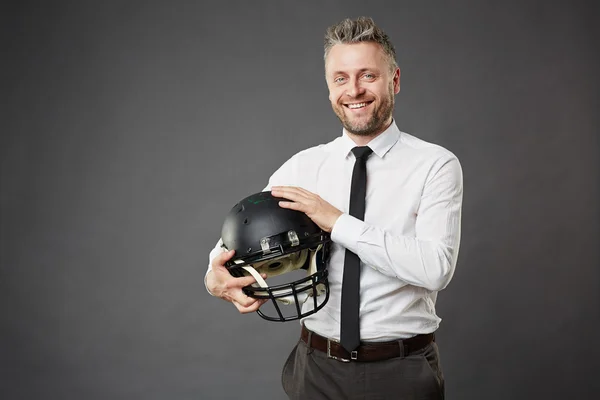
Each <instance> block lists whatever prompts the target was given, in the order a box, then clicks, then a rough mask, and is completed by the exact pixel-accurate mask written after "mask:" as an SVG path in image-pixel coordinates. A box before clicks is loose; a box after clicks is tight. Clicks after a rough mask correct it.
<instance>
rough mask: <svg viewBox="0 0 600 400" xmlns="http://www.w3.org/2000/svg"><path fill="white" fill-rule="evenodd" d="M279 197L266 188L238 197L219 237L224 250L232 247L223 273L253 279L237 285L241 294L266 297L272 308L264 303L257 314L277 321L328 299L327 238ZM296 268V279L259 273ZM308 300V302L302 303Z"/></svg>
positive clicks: (301, 313) (309, 310)
mask: <svg viewBox="0 0 600 400" xmlns="http://www.w3.org/2000/svg"><path fill="white" fill-rule="evenodd" d="M281 200H285V199H282V198H277V197H274V196H273V195H272V194H271V192H259V193H255V194H253V195H251V196H248V197H246V198H245V199H243V200H241V201H240V202H239V203H237V204H236V205H235V206H233V208H232V209H231V211H230V212H229V214H228V215H227V217H226V218H225V222H224V224H223V229H222V231H221V239H222V241H223V248H224V249H225V250H235V254H234V256H233V258H232V259H231V260H229V261H228V262H227V263H226V264H225V266H226V267H227V268H228V270H229V273H230V274H231V275H233V276H235V277H242V276H249V275H252V276H253V277H254V278H255V279H256V283H254V284H252V285H250V286H246V287H244V288H243V291H244V293H245V294H246V295H248V296H250V297H254V298H256V299H270V300H272V302H271V303H272V307H270V309H271V310H274V311H273V312H272V313H267V312H265V308H266V307H265V306H266V305H267V304H264V305H263V306H262V307H261V309H259V310H258V311H257V313H258V314H259V315H260V316H261V317H262V318H264V319H266V320H269V321H282V322H283V321H291V320H296V319H299V318H303V317H306V316H308V315H311V314H314V313H316V312H317V311H319V310H320V309H321V308H323V306H324V305H325V303H327V301H328V300H329V282H328V280H327V262H328V255H329V245H330V243H331V239H330V235H329V233H327V232H325V231H323V230H321V228H319V227H318V226H317V225H316V224H315V223H314V222H313V221H312V220H311V219H310V218H309V217H308V216H307V215H306V214H305V213H303V212H300V211H295V210H289V209H286V208H282V207H280V206H279V204H278V202H279V201H281ZM298 271H302V272H303V273H302V274H301V275H302V276H300V277H298V278H299V279H297V280H295V281H291V282H287V281H286V283H282V284H276V285H272V286H269V284H267V282H266V281H265V280H264V279H263V278H262V277H261V274H262V273H264V274H266V275H267V279H269V278H272V277H278V278H279V277H280V276H283V275H285V274H288V275H292V274H290V273H292V272H295V273H297V272H298ZM304 272H305V273H304ZM283 278H285V277H283ZM308 299H311V301H310V302H308V303H307V304H306V305H305V304H304V303H305V302H307V300H308ZM278 303H280V304H283V305H285V306H286V307H282V306H281V305H280V304H278ZM311 305H312V306H311ZM303 309H304V310H303Z"/></svg>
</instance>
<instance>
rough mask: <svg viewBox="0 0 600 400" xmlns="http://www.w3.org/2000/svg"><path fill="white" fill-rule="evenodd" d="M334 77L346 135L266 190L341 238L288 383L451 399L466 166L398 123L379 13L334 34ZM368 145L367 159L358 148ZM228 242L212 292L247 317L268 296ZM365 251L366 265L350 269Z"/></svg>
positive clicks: (357, 393)
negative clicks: (444, 352) (447, 313)
mask: <svg viewBox="0 0 600 400" xmlns="http://www.w3.org/2000/svg"><path fill="white" fill-rule="evenodd" d="M325 77H326V81H327V86H328V88H329V99H330V101H331V105H332V108H333V110H334V112H335V113H336V115H337V116H338V118H339V119H340V121H341V123H342V126H343V133H342V136H340V137H338V138H336V139H335V140H333V141H332V142H329V143H327V144H325V145H321V146H317V147H313V148H310V149H308V150H305V151H302V152H300V153H298V154H296V155H294V156H293V157H292V158H291V159H289V160H288V161H287V162H286V163H285V164H284V165H283V166H281V168H279V170H277V171H276V172H275V173H274V174H273V176H271V178H270V180H269V185H268V186H267V188H266V189H265V190H269V189H270V190H271V191H272V192H273V195H274V196H276V197H282V198H285V199H286V200H287V201H282V202H280V206H281V207H285V208H290V209H293V210H299V211H301V212H304V213H306V214H307V215H308V216H309V217H310V218H311V219H312V220H313V221H314V222H315V223H316V224H317V225H318V226H319V227H321V229H323V230H325V231H327V232H331V239H332V242H333V246H332V250H331V258H330V262H329V266H328V269H329V281H330V287H331V297H330V300H329V302H328V303H327V304H326V306H325V307H324V308H323V309H322V310H320V311H319V312H317V313H315V314H313V315H311V316H309V317H306V318H304V319H303V320H302V334H301V338H302V340H300V341H299V342H298V344H297V345H296V347H295V348H294V349H293V350H292V352H291V354H290V356H289V358H288V360H287V362H286V363H285V366H284V370H283V375H282V378H283V387H284V390H285V391H286V393H287V394H288V396H289V397H290V398H298V399H325V398H327V399H354V398H357V399H358V398H360V399H375V398H377V399H380V398H381V399H392V398H393V399H443V398H444V378H443V373H442V370H441V366H440V363H439V354H438V348H437V345H436V343H435V341H434V336H433V333H434V332H435V331H436V329H437V328H438V327H439V323H440V318H439V317H438V316H437V315H436V313H435V302H436V299H437V293H438V291H440V290H442V289H444V288H445V287H446V286H447V285H448V283H449V282H450V280H451V278H452V276H453V273H454V269H455V266H456V260H457V257H458V249H459V242H460V218H461V206H462V193H463V190H462V170H461V167H460V164H459V162H458V160H457V158H456V157H455V156H454V155H453V154H452V153H451V152H449V151H447V150H446V149H444V148H442V147H440V146H437V145H434V144H430V143H427V142H425V141H423V140H420V139H418V138H416V137H414V136H412V135H409V134H407V133H404V132H401V131H400V130H399V129H398V127H397V126H396V124H395V121H394V120H393V117H392V112H393V107H394V96H395V95H396V94H398V93H399V91H400V69H399V68H398V66H397V64H396V60H395V50H394V47H393V45H392V44H391V43H390V41H389V39H388V37H387V35H386V34H385V33H384V32H383V31H382V30H380V29H379V28H378V27H377V26H375V24H374V22H373V21H372V20H371V19H370V18H358V19H356V20H349V19H346V20H344V21H342V22H340V23H339V24H336V25H334V26H332V27H330V28H329V29H328V30H327V33H326V36H325ZM364 146H368V148H369V149H367V150H366V157H363V156H362V155H359V154H358V153H356V155H355V152H356V150H353V149H354V148H355V147H359V149H364ZM360 151H362V150H360ZM358 158H361V159H363V158H366V176H367V179H366V180H367V182H368V185H367V186H366V195H365V198H366V200H362V201H363V203H364V202H365V201H366V205H364V207H365V211H364V218H363V217H362V216H358V217H356V216H353V215H351V214H352V213H351V212H349V211H348V210H349V199H351V187H350V186H351V179H350V178H351V176H353V169H354V165H355V163H358V162H359V160H358ZM352 185H354V183H352ZM352 190H354V189H352ZM351 201H352V200H351ZM350 208H352V207H350ZM219 246H220V243H219V244H218V245H217V247H215V249H214V250H213V251H212V252H211V255H210V259H211V265H209V271H208V272H207V275H206V287H207V289H208V290H209V292H210V293H212V294H213V295H215V296H218V297H220V298H222V299H225V300H227V301H230V302H232V303H233V304H234V305H235V306H236V307H237V309H238V310H239V311H240V312H241V313H248V312H254V311H256V310H257V309H258V308H259V307H260V306H261V305H262V304H263V301H262V300H256V299H253V298H249V297H247V296H246V295H244V294H243V292H242V291H241V288H242V287H244V286H246V285H249V284H251V283H253V282H254V278H252V277H245V278H233V277H231V275H230V274H229V273H228V272H227V270H226V269H225V268H224V266H223V265H224V263H225V262H226V261H227V260H229V259H230V258H231V257H232V256H233V252H231V251H230V252H227V253H221V250H220V247H219ZM356 256H358V257H357V259H360V264H358V261H357V264H356V265H357V266H356V267H354V268H353V267H349V266H348V265H349V264H346V265H345V261H349V260H351V259H352V257H356ZM352 270H359V271H360V280H359V284H358V283H357V285H359V288H360V289H359V298H360V300H357V301H359V304H357V307H356V308H357V315H358V313H359V323H358V326H359V327H358V328H357V329H358V331H359V332H357V333H356V335H360V337H359V340H360V344H359V342H358V341H357V342H356V343H355V344H345V343H344V342H346V343H349V341H348V340H346V339H345V338H344V336H346V337H349V336H352V335H353V334H350V333H343V332H344V329H346V331H347V332H350V331H351V330H350V329H349V328H341V325H343V324H344V322H343V321H342V320H343V319H344V318H348V317H343V316H344V313H347V312H346V311H344V309H345V307H346V309H349V306H345V305H344V304H343V302H344V297H345V296H346V295H343V294H342V291H343V290H346V289H343V284H344V281H345V280H346V279H348V280H349V279H350V278H346V272H348V273H349V274H350V273H351V272H352ZM352 279H355V278H352ZM356 279H358V278H356ZM357 290H358V289H357ZM350 291H351V290H350V289H348V292H350ZM346 297H347V298H348V299H350V297H351V295H348V296H346ZM348 301H350V300H348ZM342 317H343V318H342ZM357 318H358V317H357ZM350 325H351V324H350ZM346 326H348V325H346ZM340 339H341V343H338V342H340ZM357 340H358V336H357ZM325 343H326V345H325ZM325 346H327V347H325ZM334 353H335V354H334ZM336 355H337V356H336Z"/></svg>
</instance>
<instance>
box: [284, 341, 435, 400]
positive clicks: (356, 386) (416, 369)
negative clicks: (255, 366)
mask: <svg viewBox="0 0 600 400" xmlns="http://www.w3.org/2000/svg"><path fill="white" fill-rule="evenodd" d="M281 383H282V385H283V390H284V391H285V393H286V394H287V395H288V397H289V398H290V399H302V400H306V399H308V400H320V399H331V400H346V399H369V400H379V399H382V400H383V399H400V400H417V399H419V400H443V399H444V376H443V373H442V368H441V365H440V361H439V352H438V347H437V344H436V343H435V342H432V343H431V344H430V345H428V346H426V347H425V348H424V349H422V350H420V351H418V352H415V353H412V354H409V355H408V356H404V357H397V358H392V359H390V360H385V361H376V362H348V363H345V362H341V361H337V360H334V359H331V358H327V354H325V353H323V352H320V351H319V350H315V349H310V348H308V346H307V345H306V343H304V342H303V341H302V340H300V341H298V343H297V344H296V346H295V347H294V349H293V350H292V352H291V353H290V355H289V357H288V359H287V361H286V363H285V365H284V366H283V372H282V374H281Z"/></svg>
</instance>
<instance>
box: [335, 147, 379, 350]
mask: <svg viewBox="0 0 600 400" xmlns="http://www.w3.org/2000/svg"><path fill="white" fill-rule="evenodd" d="M372 152H373V150H371V149H370V148H369V147H367V146H363V147H355V148H353V149H352V153H354V156H355V157H356V162H355V163H354V170H353V171H352V186H351V188H350V215H352V216H353V217H355V218H358V219H360V220H363V219H364V218H365V196H366V194H367V158H369V156H370V155H371V153H372ZM342 279H343V281H342V313H341V314H342V315H341V318H342V322H341V332H340V343H341V344H342V346H343V347H344V348H345V349H346V350H348V352H352V351H353V350H355V349H356V348H357V347H358V346H359V345H360V326H359V313H358V311H359V304H360V259H359V258H358V256H357V255H356V254H355V253H353V252H351V251H350V250H348V249H346V257H345V259H344V277H343V278H342Z"/></svg>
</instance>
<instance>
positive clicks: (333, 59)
mask: <svg viewBox="0 0 600 400" xmlns="http://www.w3.org/2000/svg"><path fill="white" fill-rule="evenodd" d="M387 64H388V62H387V59H386V56H385V53H384V52H383V49H382V48H381V46H380V45H379V44H378V43H373V42H361V43H352V44H336V45H335V46H333V47H332V48H331V49H330V50H329V54H327V58H326V59H325V71H326V72H327V73H335V72H353V71H357V70H363V69H379V70H383V69H384V68H385V67H386V66H387Z"/></svg>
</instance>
